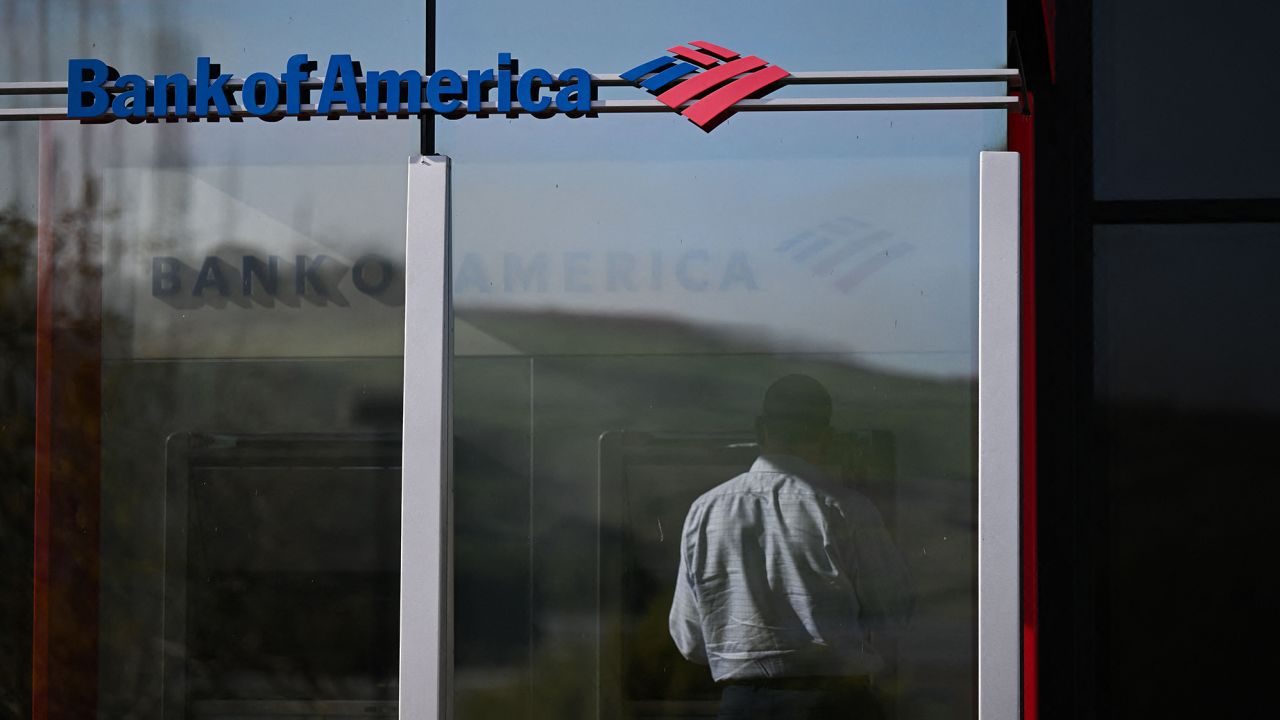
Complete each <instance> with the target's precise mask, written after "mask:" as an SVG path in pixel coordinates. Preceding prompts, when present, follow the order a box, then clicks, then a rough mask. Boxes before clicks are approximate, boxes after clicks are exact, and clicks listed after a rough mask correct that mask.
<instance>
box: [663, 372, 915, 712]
mask: <svg viewBox="0 0 1280 720" xmlns="http://www.w3.org/2000/svg"><path fill="white" fill-rule="evenodd" d="M830 421H831V396H830V394H829V393H828V392H827V390H826V388H824V387H823V386H822V384H821V383H819V382H818V381H816V380H814V379H813V378H811V377H809V376H806V375H788V376H786V377H784V378H782V379H780V380H778V381H777V382H775V383H773V384H772V385H770V386H769V389H768V391H767V392H766V393H765V397H764V406H763V411H762V413H761V415H760V417H759V418H758V419H757V420H756V431H757V435H758V437H759V450H760V456H759V457H758V458H757V459H756V461H755V462H754V463H753V464H752V465H751V468H750V470H748V471H747V472H745V473H743V474H741V475H739V476H737V477H736V478H733V479H732V480H730V481H728V482H726V483H724V484H721V485H718V486H717V487H715V488H713V489H712V490H710V491H708V492H707V493H705V494H703V495H702V496H701V497H699V498H698V499H697V500H696V501H695V502H694V503H693V505H692V506H691V507H690V509H689V514H688V516H687V517H686V519H685V521H684V529H683V531H682V532H681V534H680V540H679V546H680V565H679V569H678V571H677V573H676V578H675V596H674V599H673V601H672V605H671V617H670V631H671V637H672V639H673V640H674V641H675V643H676V646H677V647H678V648H679V649H680V653H681V654H682V655H684V657H686V658H687V659H689V660H691V661H693V662H696V663H699V664H704V665H709V666H710V671H711V676H712V678H713V679H715V680H716V681H717V682H718V683H722V684H723V685H724V691H723V694H722V699H721V705H720V713H719V716H720V717H721V718H754V717H762V718H763V717H777V718H819V717H827V716H829V715H834V714H838V713H840V712H841V711H842V709H843V710H848V709H850V708H855V707H860V708H863V709H864V713H863V714H861V715H860V716H862V717H866V716H877V717H878V716H879V712H875V713H870V712H869V711H870V710H871V709H872V708H875V707H877V706H878V703H877V701H876V699H875V696H874V694H873V693H872V690H871V686H870V683H871V678H872V676H873V675H874V674H875V673H877V672H879V671H880V670H882V669H883V667H884V660H883V659H882V657H881V656H880V654H879V652H877V651H876V649H875V646H874V644H873V643H872V642H871V637H870V636H871V634H872V633H873V632H874V633H876V634H879V633H880V632H886V631H890V629H891V628H894V627H895V626H900V625H901V624H903V623H905V621H906V620H907V618H908V615H909V610H910V605H911V590H910V583H909V580H908V578H907V573H906V569H905V567H904V566H903V563H902V559H901V557H900V556H899V554H898V551H897V549H896V548H895V547H894V546H893V543H892V541H891V540H890V539H889V536H888V533H887V532H886V531H885V528H884V524H883V522H882V521H881V519H880V515H879V513H878V512H877V511H876V509H875V507H874V506H873V505H872V504H871V502H870V501H869V500H867V499H866V498H865V497H864V496H862V495H861V494H860V493H858V492H857V491H856V490H853V489H850V488H846V487H842V485H841V484H840V483H839V481H838V480H837V479H835V478H832V477H829V476H828V475H827V473H826V472H824V471H823V470H822V469H821V468H820V467H819V465H821V464H822V463H823V462H824V461H825V460H826V459H827V453H828V449H829V447H830V445H831V439H832V432H831V425H830Z"/></svg>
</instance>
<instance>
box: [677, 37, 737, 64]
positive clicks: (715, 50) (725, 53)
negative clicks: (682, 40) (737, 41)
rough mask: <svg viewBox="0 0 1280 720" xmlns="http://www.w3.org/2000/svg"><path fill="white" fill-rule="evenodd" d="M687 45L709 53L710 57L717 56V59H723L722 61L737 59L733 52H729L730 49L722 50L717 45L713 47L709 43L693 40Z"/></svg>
mask: <svg viewBox="0 0 1280 720" xmlns="http://www.w3.org/2000/svg"><path fill="white" fill-rule="evenodd" d="M689 44H690V45H692V46H694V47H696V48H702V49H703V50H706V51H707V52H709V53H711V54H712V55H715V56H717V57H720V58H723V59H725V60H732V59H734V58H736V57H738V53H736V52H734V51H732V50H730V49H728V48H722V47H720V46H719V45H715V44H712V43H709V42H707V41H706V40H694V41H693V42H691V43H689Z"/></svg>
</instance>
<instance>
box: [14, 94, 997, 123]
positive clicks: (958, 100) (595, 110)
mask: <svg viewBox="0 0 1280 720" xmlns="http://www.w3.org/2000/svg"><path fill="white" fill-rule="evenodd" d="M1020 102H1021V101H1020V99H1019V98H1018V97H1017V96H1014V95H994V96H967V97H913V98H888V97H873V98H774V99H763V100H741V101H739V102H738V103H737V104H736V105H734V110H735V111H736V112H796V111H809V112H813V111H837V110H841V111H850V110H1015V109H1017V108H1018V107H1019V103H1020ZM692 104H693V103H692V102H689V103H685V104H684V105H682V106H681V107H688V106H689V105H692ZM379 108H380V111H379V112H374V113H371V112H366V111H364V110H347V109H345V108H343V109H338V108H337V107H335V108H334V109H332V110H331V111H330V112H328V113H323V114H321V113H317V112H316V109H315V105H303V106H302V108H301V112H300V113H299V114H297V115H295V116H292V117H297V118H299V119H303V118H305V119H308V120H310V119H312V118H315V119H329V118H340V117H364V118H373V117H392V116H393V117H402V118H408V117H418V116H421V115H427V114H430V111H423V112H421V113H409V112H397V113H388V112H387V111H386V104H385V103H383V104H381V105H380V106H379ZM670 111H671V108H669V107H667V106H666V105H663V104H662V103H660V102H658V101H657V100H648V99H647V100H596V101H594V102H592V103H591V113H590V114H592V115H594V114H616V113H648V112H670ZM529 114H531V113H530V112H529V111H528V110H525V109H523V108H520V107H519V106H514V105H513V106H512V109H511V112H507V113H502V112H498V108H497V105H495V104H494V103H484V104H483V105H482V106H481V110H480V111H479V112H465V111H459V112H458V113H457V115H458V116H464V115H475V116H478V117H487V116H491V115H492V116H503V115H506V116H516V115H529ZM542 114H543V113H539V115H542ZM545 114H546V115H549V116H550V115H564V114H566V113H563V112H561V111H560V110H558V109H556V107H555V105H554V104H552V105H551V106H550V107H549V108H548V109H547V111H546V113H545ZM286 117H290V116H288V115H286V114H285V112H284V111H283V110H281V111H277V112H274V113H271V114H269V115H262V116H258V115H251V114H250V113H249V112H248V111H247V110H245V109H244V107H243V106H240V105H233V106H232V107H231V114H230V115H226V116H222V115H218V114H216V113H214V112H212V111H211V112H210V113H209V115H208V116H207V117H203V118H201V117H197V116H196V115H194V114H187V115H177V114H175V113H170V114H168V115H165V116H156V115H154V114H148V115H147V118H146V119H145V120H142V119H137V118H119V117H116V116H115V115H114V114H113V113H111V112H107V113H106V114H105V115H103V116H102V117H100V118H94V119H91V120H85V121H82V122H85V123H87V124H96V123H106V122H111V121H115V120H128V121H131V122H159V121H161V120H163V121H166V122H180V121H182V120H186V121H188V122H196V121H200V120H204V121H206V122H209V121H217V120H231V121H232V122H238V121H242V120H244V119H246V118H257V119H260V120H281V119H284V118H286ZM450 117H452V115H450ZM69 119H73V118H68V117H67V109H66V108H65V107H35V108H3V109H0V122H3V121H15V120H69Z"/></svg>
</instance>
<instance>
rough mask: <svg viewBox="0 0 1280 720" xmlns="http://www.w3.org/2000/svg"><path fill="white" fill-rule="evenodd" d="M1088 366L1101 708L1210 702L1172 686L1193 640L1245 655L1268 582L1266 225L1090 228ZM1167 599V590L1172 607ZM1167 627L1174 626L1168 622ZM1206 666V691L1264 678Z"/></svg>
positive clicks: (1277, 309) (1165, 709) (1278, 301)
mask: <svg viewBox="0 0 1280 720" xmlns="http://www.w3.org/2000/svg"><path fill="white" fill-rule="evenodd" d="M1095 238H1096V245H1095V252H1096V254H1095V260H1094V272H1095V284H1094V308H1095V309H1094V313H1095V314H1094V319H1095V333H1094V334H1095V355H1094V368H1093V369H1094V373H1095V378H1096V396H1097V402H1098V413H1097V418H1098V420H1099V422H1100V428H1099V434H1098V437H1099V439H1100V447H1099V448H1098V456H1097V457H1098V460H1099V469H1100V470H1101V472H1102V477H1101V478H1100V479H1101V481H1102V489H1101V491H1100V492H1099V493H1098V495H1097V496H1098V497H1100V498H1105V503H1106V504H1105V505H1103V506H1101V507H1102V509H1103V511H1104V513H1105V514H1104V513H1099V517H1101V518H1102V519H1103V520H1104V523H1105V524H1104V527H1105V528H1106V537H1107V544H1106V549H1105V553H1104V554H1102V555H1100V561H1101V563H1102V567H1100V568H1099V577H1101V578H1102V581H1103V583H1104V585H1103V586H1102V587H1103V590H1104V592H1105V602H1104V603H1103V604H1102V605H1101V607H1102V608H1103V612H1102V613H1101V617H1102V618H1103V620H1102V622H1105V625H1103V627H1102V629H1103V631H1104V632H1103V637H1104V638H1105V639H1106V645H1105V647H1104V650H1105V652H1104V653H1103V654H1102V656H1101V657H1102V658H1104V660H1105V662H1103V663H1101V668H1100V672H1101V675H1102V680H1103V682H1104V683H1107V684H1109V685H1111V686H1113V687H1116V688H1118V689H1119V688H1122V689H1123V690H1122V691H1117V692H1113V693H1111V694H1110V699H1111V702H1112V704H1113V707H1112V713H1113V714H1114V716H1116V717H1133V716H1137V715H1152V714H1177V715H1186V713H1187V709H1188V708H1190V709H1192V711H1193V712H1198V711H1201V710H1203V711H1205V712H1217V711H1219V710H1220V708H1221V705H1222V700H1223V695H1222V694H1221V693H1217V692H1192V693H1173V694H1171V693H1169V692H1168V678H1169V677H1170V676H1171V674H1172V673H1177V672H1179V671H1180V670H1181V669H1183V668H1184V667H1185V663H1184V662H1183V659H1184V658H1185V651H1186V646H1187V642H1188V639H1189V638H1194V640H1193V641H1192V642H1194V644H1195V647H1196V652H1197V653H1201V652H1202V653H1204V654H1205V657H1235V656H1238V655H1239V653H1240V652H1241V651H1242V650H1245V648H1248V650H1247V651H1252V649H1253V644H1254V643H1255V642H1256V641H1254V640H1252V638H1255V637H1257V635H1256V625H1257V621H1256V618H1258V617H1260V615H1261V614H1263V613H1266V612H1268V608H1269V607H1270V606H1271V600H1270V593H1268V592H1266V591H1263V590H1262V589H1261V588H1260V586H1259V583H1258V581H1257V577H1258V569H1259V568H1262V567H1267V566H1269V563H1270V562H1271V560H1272V557H1273V555H1274V552H1273V547H1274V544H1273V543H1270V542H1268V539H1267V535H1268V532H1267V530H1266V528H1269V527H1271V525H1272V524H1273V522H1274V512H1273V508H1274V507H1275V497H1276V493H1275V490H1274V484H1273V483H1271V482H1270V481H1267V480H1261V479H1262V478H1270V477H1271V476H1272V475H1274V472H1275V453H1274V450H1273V448H1274V446H1275V437H1276V432H1277V429H1280V375H1277V373H1276V371H1275V358H1276V356H1277V353H1280V336H1278V335H1277V333H1276V331H1275V318H1276V317H1277V316H1280V293H1277V291H1276V270H1275V269H1276V267H1277V264H1278V263H1280V225H1274V224H1271V225H1247V224H1241V225H1208V224H1206V225H1176V226H1175V225H1124V226H1100V227H1098V228H1097V231H1096V234H1095ZM1170 598H1176V602H1170V601H1169V599H1170ZM1170 628H1177V632H1170ZM1260 673H1261V670H1260V669H1254V668H1252V667H1249V666H1247V664H1240V663H1221V664H1210V666H1207V667H1205V668H1203V669H1202V671H1201V672H1199V673H1198V674H1197V684H1198V686H1200V687H1203V688H1218V687H1228V686H1230V687H1240V688H1243V690H1242V693H1243V694H1232V695H1231V697H1232V698H1236V697H1244V698H1249V699H1250V700H1252V699H1255V698H1257V699H1258V700H1261V697H1260V692H1259V691H1256V690H1252V688H1261V687H1265V684H1264V683H1263V682H1262V678H1261V676H1260Z"/></svg>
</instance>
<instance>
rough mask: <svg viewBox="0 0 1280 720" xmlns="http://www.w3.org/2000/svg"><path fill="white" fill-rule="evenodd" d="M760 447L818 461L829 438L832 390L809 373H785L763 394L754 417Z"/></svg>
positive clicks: (768, 450) (765, 451)
mask: <svg viewBox="0 0 1280 720" xmlns="http://www.w3.org/2000/svg"><path fill="white" fill-rule="evenodd" d="M756 434H757V435H758V437H759V440H760V449H761V451H762V452H764V453H766V454H783V455H795V456H797V457H802V458H805V459H808V460H814V461H817V460H819V459H820V458H821V456H822V454H823V453H824V451H825V450H826V446H827V443H828V442H829V441H830V439H831V393H829V392H827V389H826V388H825V387H823V386H822V383H820V382H818V381H817V380H814V379H813V378H811V377H809V376H808V375H787V376H786V377H783V378H781V379H779V380H777V381H775V382H774V383H773V384H772V385H770V386H769V389H768V390H766V391H765V393H764V408H763V410H762V412H761V414H760V417H759V418H757V419H756Z"/></svg>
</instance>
